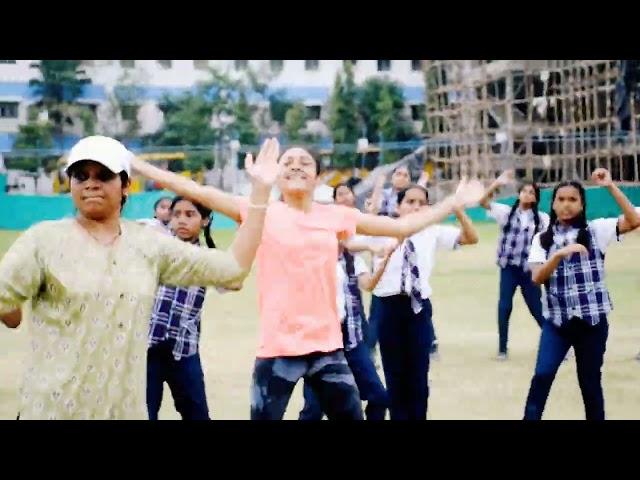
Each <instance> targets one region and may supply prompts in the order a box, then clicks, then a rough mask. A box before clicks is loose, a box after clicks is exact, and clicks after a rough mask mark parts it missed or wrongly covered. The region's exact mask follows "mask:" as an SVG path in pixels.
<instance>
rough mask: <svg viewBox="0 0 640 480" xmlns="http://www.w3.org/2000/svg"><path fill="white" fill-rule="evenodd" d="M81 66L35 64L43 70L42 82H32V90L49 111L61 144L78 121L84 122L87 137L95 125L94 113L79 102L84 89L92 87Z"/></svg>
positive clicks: (50, 62) (64, 62)
mask: <svg viewBox="0 0 640 480" xmlns="http://www.w3.org/2000/svg"><path fill="white" fill-rule="evenodd" d="M80 65H81V62H80V60H40V62H38V63H33V64H31V67H32V68H37V69H38V70H40V74H41V77H42V78H41V79H32V80H30V81H29V86H30V87H31V88H32V89H33V92H34V93H35V94H36V95H39V96H40V97H41V100H40V105H41V106H44V108H45V109H46V111H47V113H48V117H49V119H50V120H51V122H52V123H53V126H54V133H55V135H56V137H58V138H59V139H60V141H62V135H63V133H64V131H65V128H66V127H73V126H74V121H75V120H79V121H80V122H81V124H82V126H83V132H84V133H92V130H93V125H94V123H95V120H94V118H93V115H92V113H91V112H89V111H88V110H87V109H86V108H84V107H82V106H80V105H78V104H77V102H76V99H77V98H78V97H79V96H80V95H81V94H82V89H83V88H84V86H85V85H87V84H89V83H91V79H89V78H88V77H87V76H86V73H85V71H84V70H82V69H81V68H80Z"/></svg>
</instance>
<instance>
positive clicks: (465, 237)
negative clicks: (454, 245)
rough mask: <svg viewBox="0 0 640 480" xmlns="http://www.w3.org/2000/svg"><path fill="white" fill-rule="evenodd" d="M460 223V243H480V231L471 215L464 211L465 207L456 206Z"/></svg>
mask: <svg viewBox="0 0 640 480" xmlns="http://www.w3.org/2000/svg"><path fill="white" fill-rule="evenodd" d="M453 213H454V214H455V215H456V218H457V219H458V222H459V223H460V228H461V232H460V240H459V242H460V245H474V244H476V243H478V232H477V231H476V227H474V226H473V222H472V221H471V218H469V215H467V213H466V212H465V211H464V208H460V207H456V208H455V209H454V211H453Z"/></svg>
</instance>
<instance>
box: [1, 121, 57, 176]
mask: <svg viewBox="0 0 640 480" xmlns="http://www.w3.org/2000/svg"><path fill="white" fill-rule="evenodd" d="M18 128H19V130H18V135H17V136H16V140H15V142H14V144H13V150H31V149H33V150H37V149H49V148H53V146H54V141H53V131H54V126H53V124H52V123H51V122H49V121H46V122H37V121H35V120H30V121H29V122H28V123H27V124H26V125H20V126H19V127H18ZM43 163H46V161H45V159H44V158H43V157H41V156H38V155H35V154H32V155H21V156H11V157H9V158H8V159H7V167H8V168H12V169H16V170H26V171H29V172H36V171H38V168H39V167H40V166H41V165H42V164H43Z"/></svg>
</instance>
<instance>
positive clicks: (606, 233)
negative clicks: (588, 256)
mask: <svg viewBox="0 0 640 480" xmlns="http://www.w3.org/2000/svg"><path fill="white" fill-rule="evenodd" d="M589 226H590V227H591V228H592V229H593V233H594V236H595V237H596V238H595V241H596V244H597V245H598V248H599V249H600V251H601V252H602V253H605V252H606V251H607V247H608V246H609V244H610V243H611V242H613V241H614V240H616V234H617V231H618V229H617V227H618V219H617V218H598V219H596V220H591V221H590V222H589ZM540 235H541V233H537V234H536V235H535V237H533V242H532V243H531V250H530V251H529V263H545V262H546V261H547V251H546V250H545V249H544V248H542V245H541V244H540ZM572 235H574V238H573V242H575V241H576V238H577V236H578V229H577V228H575V229H574V231H573V232H572ZM618 240H619V241H622V235H620V236H619V238H618Z"/></svg>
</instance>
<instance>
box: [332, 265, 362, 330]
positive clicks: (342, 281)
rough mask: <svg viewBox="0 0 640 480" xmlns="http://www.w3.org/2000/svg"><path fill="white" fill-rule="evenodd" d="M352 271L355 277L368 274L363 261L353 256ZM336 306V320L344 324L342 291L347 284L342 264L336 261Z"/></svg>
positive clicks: (345, 312) (344, 310)
mask: <svg viewBox="0 0 640 480" xmlns="http://www.w3.org/2000/svg"><path fill="white" fill-rule="evenodd" d="M353 271H354V272H355V274H356V277H359V276H360V275H362V274H363V273H368V272H369V267H367V264H366V263H365V261H364V260H363V259H362V257H360V255H354V256H353ZM336 278H337V280H338V281H337V283H336V306H337V307H338V318H339V319H340V321H341V322H344V319H345V317H346V316H347V311H346V309H345V303H346V300H345V298H344V289H345V286H346V284H347V280H348V279H347V272H346V271H345V269H344V267H343V266H342V262H341V261H338V263H336Z"/></svg>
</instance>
